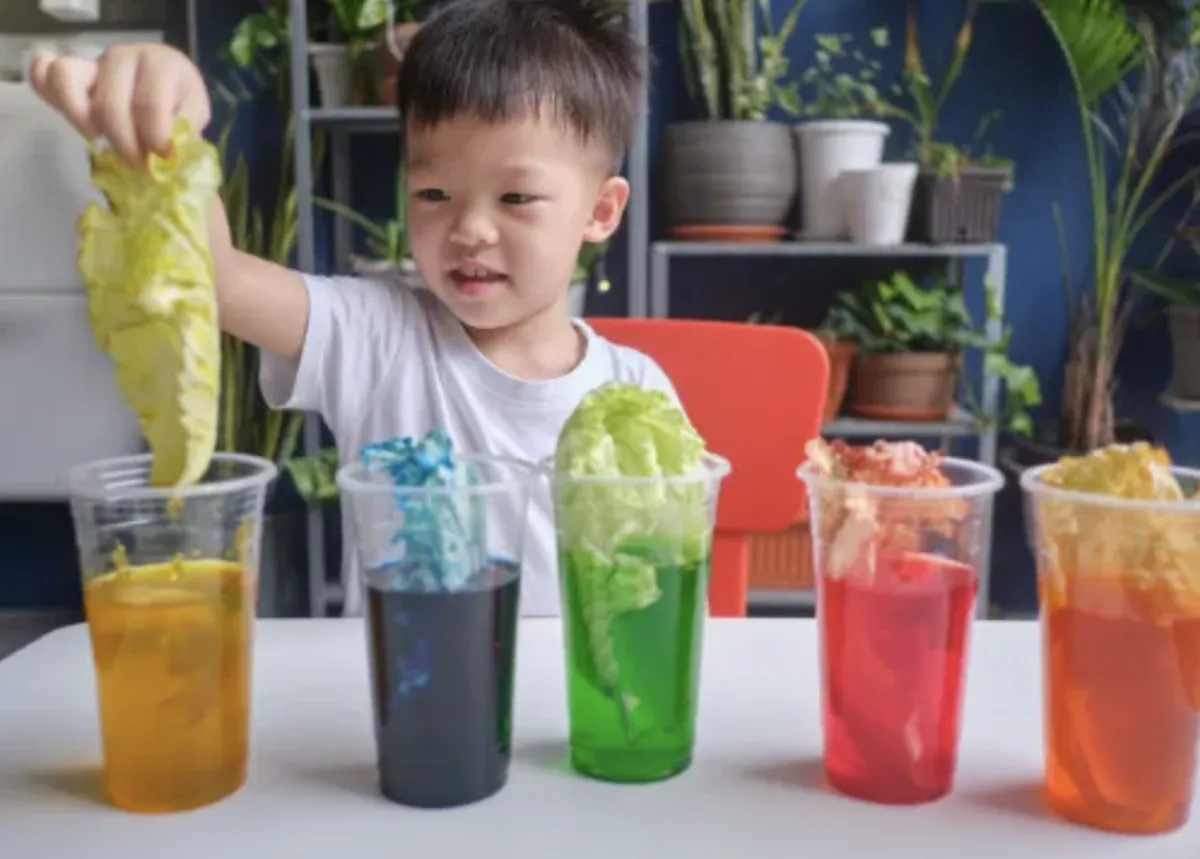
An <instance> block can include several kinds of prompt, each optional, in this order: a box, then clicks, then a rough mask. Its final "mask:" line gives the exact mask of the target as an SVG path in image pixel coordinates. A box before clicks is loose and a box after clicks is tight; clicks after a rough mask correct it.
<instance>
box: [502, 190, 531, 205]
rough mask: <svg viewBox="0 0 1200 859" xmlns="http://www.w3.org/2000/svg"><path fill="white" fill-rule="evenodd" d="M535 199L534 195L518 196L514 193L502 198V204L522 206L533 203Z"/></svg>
mask: <svg viewBox="0 0 1200 859" xmlns="http://www.w3.org/2000/svg"><path fill="white" fill-rule="evenodd" d="M535 199H537V198H536V197H534V196H533V195H532V194H517V193H515V192H514V193H509V194H504V195H503V196H501V197H500V202H501V203H505V204H507V205H509V206H521V205H524V204H525V203H532V202H533V201H534V200H535Z"/></svg>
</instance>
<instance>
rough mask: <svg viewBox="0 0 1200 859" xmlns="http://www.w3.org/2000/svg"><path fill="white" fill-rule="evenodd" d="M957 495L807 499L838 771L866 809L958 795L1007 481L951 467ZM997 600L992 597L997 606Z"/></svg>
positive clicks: (831, 757) (979, 468) (851, 490)
mask: <svg viewBox="0 0 1200 859" xmlns="http://www.w3.org/2000/svg"><path fill="white" fill-rule="evenodd" d="M941 471H942V473H943V474H944V475H945V476H946V477H947V478H948V479H949V481H950V484H951V485H950V486H947V487H943V488H927V489H918V488H914V489H907V488H899V487H887V486H870V485H867V484H862V483H846V482H843V481H841V480H838V479H836V478H833V477H828V476H825V475H823V474H821V473H820V472H818V471H817V470H816V469H815V468H814V467H813V466H812V464H811V463H805V464H804V465H802V466H801V467H800V469H799V471H798V475H799V477H800V479H801V480H803V481H804V483H805V485H806V486H807V488H808V498H809V506H810V512H811V521H812V529H813V541H812V542H813V560H814V564H815V569H816V585H817V622H818V626H819V630H820V659H821V681H822V682H821V698H822V705H823V707H822V709H823V713H822V724H823V728H824V762H825V773H826V776H827V778H828V780H829V782H830V784H832V785H833V787H834V788H836V789H837V790H838V791H840V792H842V793H844V794H847V795H849V796H852V797H856V798H858V799H864V800H868V801H871V802H877V803H887V804H897V805H899V804H914V803H921V802H930V801H932V800H935V799H939V798H941V797H943V796H945V795H946V794H948V793H949V792H950V790H951V789H952V787H953V784H954V774H955V768H956V765H957V759H958V740H959V721H960V714H961V710H962V697H963V681H964V666H965V664H966V661H967V651H968V637H969V636H968V633H969V630H970V626H971V617H972V615H973V614H974V611H975V601H976V599H978V598H979V594H978V589H979V573H978V570H979V565H980V564H981V563H984V562H985V559H984V558H983V553H984V552H985V551H986V550H987V546H988V545H989V540H988V535H989V530H990V529H991V527H992V501H993V498H994V497H995V494H996V492H997V491H999V489H1000V488H1001V487H1002V486H1003V485H1004V478H1003V477H1002V476H1001V474H1000V472H998V471H997V470H996V469H994V468H991V467H989V466H986V465H981V464H979V463H976V462H970V461H968V460H962V459H950V458H948V459H944V460H943V461H942V465H941ZM985 598H986V597H985Z"/></svg>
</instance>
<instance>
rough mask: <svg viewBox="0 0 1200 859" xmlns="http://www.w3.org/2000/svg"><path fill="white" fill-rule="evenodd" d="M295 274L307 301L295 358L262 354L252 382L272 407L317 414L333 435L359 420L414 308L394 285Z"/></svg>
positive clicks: (404, 292)
mask: <svg viewBox="0 0 1200 859" xmlns="http://www.w3.org/2000/svg"><path fill="white" fill-rule="evenodd" d="M303 279H304V286H305V289H307V290H308V300H309V305H308V327H307V329H306V330H305V333H304V345H303V346H302V347H301V350H300V358H299V360H298V361H289V360H286V359H284V358H281V357H279V356H278V355H271V354H267V353H264V354H263V356H262V363H261V366H260V369H259V385H260V387H261V388H262V393H263V398H264V399H265V400H266V401H267V404H268V405H269V406H271V407H272V408H275V409H296V410H301V411H314V412H317V413H319V414H320V415H321V417H322V418H324V420H325V423H327V424H328V425H329V427H330V429H332V430H333V432H334V434H335V435H336V434H338V433H339V431H341V430H344V429H345V428H347V427H349V426H353V425H355V424H356V423H357V422H358V421H360V420H361V419H362V417H363V416H364V414H365V412H366V407H367V403H368V398H369V397H370V396H371V392H372V391H374V390H375V388H376V387H377V386H378V385H379V384H381V383H382V382H383V378H384V376H385V375H386V374H387V372H388V370H389V368H390V366H391V364H392V362H393V361H394V360H395V359H396V356H397V355H398V354H399V352H400V350H401V349H402V348H403V345H404V343H405V342H406V341H407V340H409V339H411V338H410V335H409V329H410V328H411V327H412V325H413V315H414V314H415V313H419V312H420V310H419V308H418V307H417V306H416V305H417V302H416V300H415V299H414V298H413V297H412V296H410V295H408V294H407V290H404V289H402V288H400V287H396V286H391V285H388V284H383V283H377V282H375V281H370V280H362V279H359V278H351V277H316V276H312V275H304V276H303Z"/></svg>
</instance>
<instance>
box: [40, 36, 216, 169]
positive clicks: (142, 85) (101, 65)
mask: <svg viewBox="0 0 1200 859" xmlns="http://www.w3.org/2000/svg"><path fill="white" fill-rule="evenodd" d="M29 76H30V79H31V82H32V84H33V88H34V90H35V91H36V92H37V94H38V95H39V96H41V97H42V99H43V100H44V101H46V102H47V103H48V104H49V105H50V106H51V107H53V108H55V109H56V110H58V111H59V112H60V113H62V114H63V115H64V116H65V117H66V118H67V119H68V120H70V122H71V124H72V125H74V126H75V127H76V128H77V129H78V130H79V132H80V133H81V134H83V135H84V136H85V137H87V138H89V139H91V138H96V137H102V138H104V139H105V140H107V141H108V142H109V144H110V145H111V146H112V147H113V148H114V149H115V150H116V151H117V153H118V154H119V155H120V156H121V157H122V158H124V159H125V160H127V161H129V162H130V163H134V164H138V163H142V162H143V161H144V160H145V158H146V155H147V154H148V153H150V152H156V153H159V154H166V150H167V148H168V147H169V145H170V140H171V124H172V122H173V121H174V120H175V119H176V117H180V116H182V117H184V118H185V119H187V120H188V122H189V123H190V124H191V126H192V130H193V131H194V132H195V133H196V134H199V133H200V132H201V131H203V130H204V128H205V126H207V125H208V121H209V119H210V118H211V115H212V107H211V104H210V102H209V98H208V90H207V88H206V87H205V85H204V78H203V77H201V75H200V70H199V69H197V68H196V66H195V64H194V63H192V61H191V60H189V59H188V58H187V57H186V56H185V55H184V54H182V53H180V52H179V51H177V50H176V49H174V48H171V47H168V46H166V45H117V46H114V47H112V48H109V49H108V50H107V51H105V52H104V54H103V56H101V57H100V60H99V61H98V62H93V61H91V60H83V59H79V58H77V57H55V56H47V55H43V56H39V57H37V58H36V59H35V60H34V61H33V65H32V66H31V68H30V75H29Z"/></svg>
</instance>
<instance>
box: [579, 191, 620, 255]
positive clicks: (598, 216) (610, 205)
mask: <svg viewBox="0 0 1200 859" xmlns="http://www.w3.org/2000/svg"><path fill="white" fill-rule="evenodd" d="M628 202H629V182H628V181H626V179H625V178H624V177H623V176H610V177H609V178H607V179H605V180H604V184H602V185H601V186H600V192H599V193H598V194H597V195H596V205H595V207H594V208H593V209H592V219H591V220H590V221H588V224H587V227H586V228H585V229H584V231H583V240H584V241H585V242H602V241H604V240H605V239H607V238H609V237H610V236H611V235H612V234H613V233H615V232H616V231H617V227H619V226H620V225H621V216H622V215H623V214H625V204H626V203H628Z"/></svg>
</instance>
